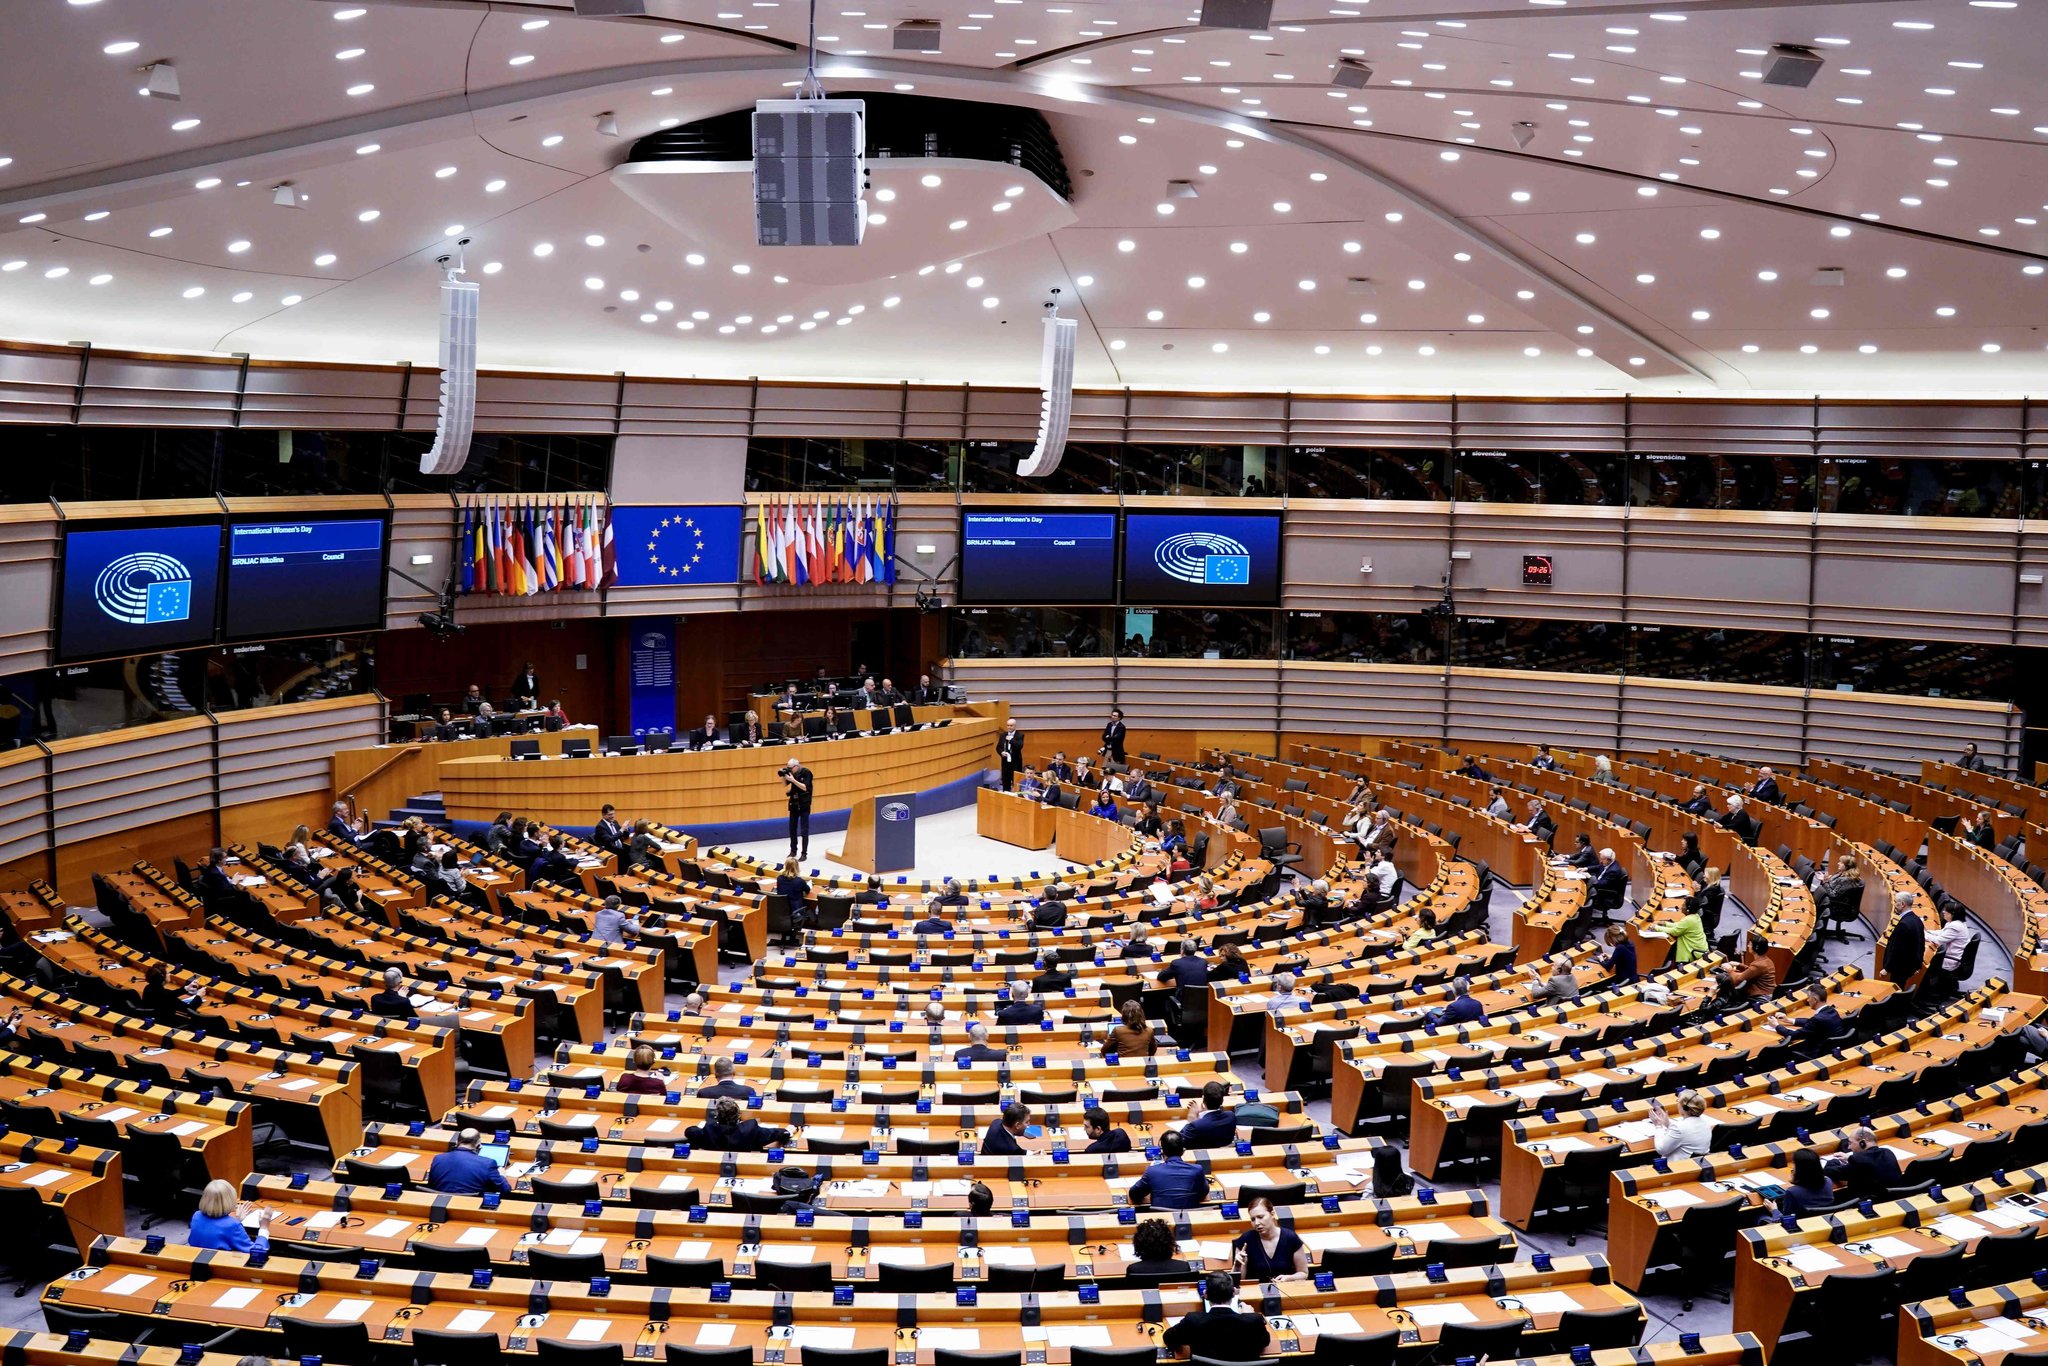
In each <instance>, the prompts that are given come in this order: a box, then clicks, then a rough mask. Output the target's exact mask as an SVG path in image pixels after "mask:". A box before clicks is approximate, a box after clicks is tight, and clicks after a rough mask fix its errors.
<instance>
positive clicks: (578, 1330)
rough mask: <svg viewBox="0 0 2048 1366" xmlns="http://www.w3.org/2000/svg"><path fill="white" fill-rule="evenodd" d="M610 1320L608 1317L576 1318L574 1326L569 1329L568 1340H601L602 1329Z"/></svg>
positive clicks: (602, 1335) (602, 1337)
mask: <svg viewBox="0 0 2048 1366" xmlns="http://www.w3.org/2000/svg"><path fill="white" fill-rule="evenodd" d="M610 1322H611V1320H609V1319H578V1320H576V1325H575V1327H573V1328H571V1329H570V1330H569V1341H571V1342H603V1341H604V1330H605V1328H606V1326H607V1325H608V1324H609V1323H610Z"/></svg>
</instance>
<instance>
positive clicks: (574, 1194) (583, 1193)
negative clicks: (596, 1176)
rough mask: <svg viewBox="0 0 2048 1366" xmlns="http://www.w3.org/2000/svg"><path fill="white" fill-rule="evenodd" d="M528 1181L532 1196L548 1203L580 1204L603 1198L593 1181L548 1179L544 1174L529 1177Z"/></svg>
mask: <svg viewBox="0 0 2048 1366" xmlns="http://www.w3.org/2000/svg"><path fill="white" fill-rule="evenodd" d="M529 1181H530V1183H531V1184H532V1186H533V1195H534V1198H535V1199H537V1200H546V1201H547V1202H549V1203H550V1204H555V1205H581V1204H583V1203H584V1202H586V1201H590V1200H598V1199H602V1198H603V1196H602V1194H601V1193H600V1192H599V1190H598V1186H597V1182H595V1181H550V1180H548V1179H547V1178H546V1177H545V1176H535V1177H530V1178H529Z"/></svg>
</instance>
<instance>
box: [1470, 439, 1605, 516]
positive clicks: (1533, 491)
mask: <svg viewBox="0 0 2048 1366" xmlns="http://www.w3.org/2000/svg"><path fill="white" fill-rule="evenodd" d="M1627 460H1628V457H1627V456H1625V455H1622V454H1620V453H1619V452H1609V451H1583V452H1581V451H1501V450H1469V451H1459V452H1458V467H1457V480H1456V487H1457V491H1458V498H1459V500H1460V501H1461V502H1470V503H1552V504H1562V505H1567V506H1573V507H1619V506H1620V505H1621V503H1622V501H1623V499H1624V498H1625V497H1626V496H1627V491H1628V480H1627V478H1626V465H1627Z"/></svg>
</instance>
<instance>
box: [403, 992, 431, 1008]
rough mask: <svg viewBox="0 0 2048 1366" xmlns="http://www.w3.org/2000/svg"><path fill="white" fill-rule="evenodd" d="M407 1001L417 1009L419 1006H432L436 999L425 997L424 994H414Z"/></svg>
mask: <svg viewBox="0 0 2048 1366" xmlns="http://www.w3.org/2000/svg"><path fill="white" fill-rule="evenodd" d="M405 999H406V1001H407V1002H408V1003H410V1004H411V1005H412V1006H414V1007H415V1008H417V1007H419V1006H430V1005H432V1004H433V1003H434V998H433V997H431V996H428V995H425V994H424V993H414V994H413V995H411V996H408V997H406V998H405Z"/></svg>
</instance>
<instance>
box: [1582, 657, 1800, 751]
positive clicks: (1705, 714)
mask: <svg viewBox="0 0 2048 1366" xmlns="http://www.w3.org/2000/svg"><path fill="white" fill-rule="evenodd" d="M1804 712H1805V690H1804V689H1801V688H1763V687H1737V686H1733V685H1720V684H1714V683H1692V682H1686V681H1682V680H1675V679H1654V678H1625V679H1623V680H1622V684H1621V738H1620V741H1619V747H1620V748H1622V749H1625V750H1648V749H1658V748H1661V747H1665V746H1669V747H1671V748H1673V749H1704V750H1708V751H1710V752H1711V753H1715V754H1724V755H1727V756H1729V757H1731V758H1737V759H1746V760H1752V761H1764V762H1769V761H1771V760H1777V761H1780V762H1787V763H1789V762H1795V761H1797V760H1798V758H1799V756H1800V732H1801V721H1802V718H1803V716H1804Z"/></svg>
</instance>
